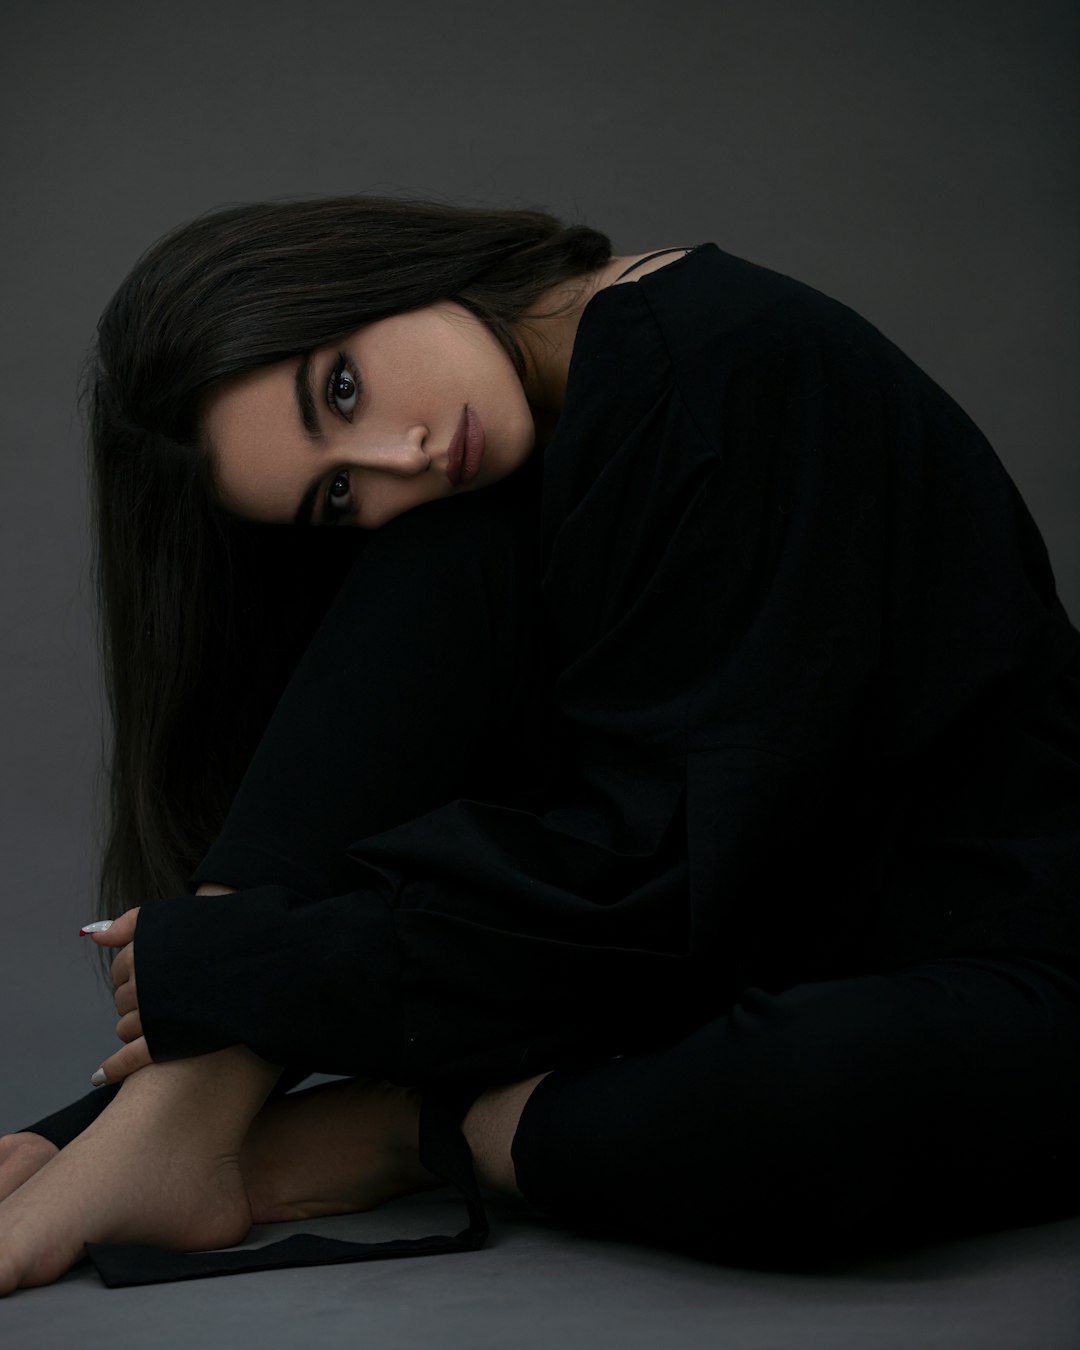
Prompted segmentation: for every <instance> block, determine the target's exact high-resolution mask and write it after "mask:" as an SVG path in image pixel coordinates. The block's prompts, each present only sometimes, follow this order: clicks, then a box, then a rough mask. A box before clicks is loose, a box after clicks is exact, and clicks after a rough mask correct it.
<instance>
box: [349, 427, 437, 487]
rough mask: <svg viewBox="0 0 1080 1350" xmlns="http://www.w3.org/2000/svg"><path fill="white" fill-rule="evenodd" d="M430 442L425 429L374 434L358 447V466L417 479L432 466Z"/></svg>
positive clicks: (356, 455)
mask: <svg viewBox="0 0 1080 1350" xmlns="http://www.w3.org/2000/svg"><path fill="white" fill-rule="evenodd" d="M427 439H428V429H427V427H424V426H415V427H409V429H408V430H407V431H406V432H405V433H404V434H402V433H401V432H398V433H397V434H396V435H394V434H389V435H386V436H380V435H378V434H377V433H373V434H372V435H371V437H370V438H368V439H366V440H365V441H364V443H363V444H361V445H359V446H357V447H356V449H355V452H354V453H355V458H356V463H357V464H358V465H359V466H360V467H361V468H363V469H381V470H382V471H383V472H385V473H396V474H400V475H401V476H402V477H403V478H415V476H416V475H417V474H420V473H423V472H424V471H425V470H426V469H427V468H428V467H429V466H430V464H431V456H430V455H429V454H428V452H427V449H426V448H425V447H426V444H427Z"/></svg>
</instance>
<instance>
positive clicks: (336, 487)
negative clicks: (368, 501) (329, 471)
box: [326, 469, 352, 519]
mask: <svg viewBox="0 0 1080 1350" xmlns="http://www.w3.org/2000/svg"><path fill="white" fill-rule="evenodd" d="M351 499H352V490H351V488H350V487H349V474H348V470H345V469H343V470H342V472H341V473H339V474H335V476H334V478H333V480H332V481H331V483H330V488H329V491H328V492H327V494H326V510H327V515H329V516H330V518H331V519H333V517H334V516H340V515H344V514H345V512H346V511H347V510H348V509H349V503H350V501H351Z"/></svg>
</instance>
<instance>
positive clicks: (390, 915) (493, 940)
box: [135, 244, 1080, 1083]
mask: <svg viewBox="0 0 1080 1350" xmlns="http://www.w3.org/2000/svg"><path fill="white" fill-rule="evenodd" d="M470 541H471V543H470ZM357 577H358V578H359V580H357V581H356V588H355V590H353V591H350V590H349V589H348V585H351V584H352V583H353V581H354V578H353V577H350V579H349V583H348V584H347V588H346V590H345V592H344V594H343V595H342V596H339V599H338V601H336V602H335V608H334V609H333V610H332V611H331V614H330V615H329V616H328V621H327V622H325V623H324V625H323V627H321V628H320V630H319V633H318V634H317V636H316V639H315V641H314V642H313V644H312V646H311V648H310V649H309V650H308V652H307V653H306V655H305V657H304V659H303V661H302V662H301V664H300V666H299V667H298V669H297V672H296V675H295V676H294V679H293V681H292V683H291V684H290V686H289V688H288V690H287V691H286V694H285V696H284V697H283V699H282V701H281V703H280V705H279V706H278V709H277V711H276V713H275V716H274V719H273V721H272V723H271V726H270V729H269V731H268V733H267V736H266V738H264V744H263V746H261V747H260V750H259V752H258V753H257V754H256V756H255V759H254V760H253V761H252V765H251V769H250V770H249V773H248V776H247V779H246V780H245V784H244V785H243V786H242V787H241V790H240V793H239V794H238V797H237V801H236V805H235V806H234V809H233V812H232V814H231V815H230V817H229V819H228V821H227V822H226V824H225V828H224V830H223V832H222V835H221V838H220V839H219V841H218V842H217V843H216V844H215V846H214V847H213V848H212V849H211V851H210V853H209V854H208V855H207V857H206V859H205V860H204V861H203V863H202V865H201V866H200V868H199V869H198V871H197V872H196V873H195V875H194V877H193V878H192V884H193V885H195V884H197V883H198V882H200V881H218V882H222V883H226V884H230V885H233V886H237V887H239V888H240V889H239V891H238V893H237V894H235V895H232V896H229V897H228V898H227V899H224V900H223V899H217V898H197V897H191V896H182V897H181V896H178V897H171V898H166V899H161V900H155V901H151V902H149V903H147V904H145V905H144V907H143V909H142V913H141V915H140V920H139V925H138V931H137V934H136V939H135V965H136V974H137V979H138V988H139V998H140V1007H141V1012H142V1020H143V1026H144V1029H145V1032H146V1036H147V1040H148V1044H149V1047H150V1050H151V1053H152V1054H153V1056H154V1057H155V1058H156V1059H168V1058H174V1057H179V1056H185V1055H191V1054H196V1053H202V1052H206V1051H210V1050H214V1049H217V1048H221V1047H224V1046H227V1045H232V1044H237V1043H240V1044H244V1045H247V1046H249V1047H250V1048H251V1049H252V1050H254V1051H255V1052H256V1053H258V1054H260V1055H262V1056H263V1057H264V1058H266V1059H268V1060H270V1061H272V1062H274V1063H279V1064H286V1065H303V1066H305V1067H307V1068H309V1069H313V1070H321V1071H324V1072H330V1073H361V1074H371V1075H376V1076H380V1077H385V1078H389V1079H391V1080H393V1081H397V1082H402V1083H423V1082H428V1081H439V1080H452V1079H454V1078H468V1077H476V1078H482V1077H486V1078H487V1079H488V1080H489V1081H492V1082H494V1081H499V1080H501V1079H509V1078H512V1077H515V1076H517V1077H524V1076H527V1075H529V1074H532V1073H537V1072H541V1071H543V1070H544V1069H546V1068H550V1067H552V1066H553V1065H554V1064H556V1063H562V1062H568V1061H572V1060H575V1059H587V1058H589V1057H593V1056H597V1055H610V1054H614V1053H621V1052H624V1051H626V1050H629V1049H636V1048H644V1047H646V1046H648V1045H650V1044H656V1043H662V1042H663V1041H664V1039H665V1038H668V1037H671V1036H673V1035H674V1034H676V1033H677V1031H678V1030H679V1028H681V1027H686V1026H689V1025H692V1024H694V1023H695V1022H696V1021H700V1020H702V1019H703V1018H704V1017H706V1016H708V1015H710V1013H713V1014H715V1013H718V1012H720V1011H722V1010H723V1009H724V1008H725V1007H727V1006H728V1005H729V1004H730V1002H731V1000H732V998H733V997H734V995H735V994H736V993H737V992H738V990H739V989H741V988H743V987H745V986H746V985H747V984H748V983H757V984H759V985H762V986H764V987H782V986H784V985H785V984H787V983H791V982H794V981H796V980H803V979H813V978H828V977H832V976H836V975H839V974H843V973H855V972H857V971H860V970H871V969H887V968H891V967H896V966H899V965H901V964H903V963H904V962H906V961H909V960H913V959H918V958H920V957H924V956H927V955H933V954H946V953H950V952H954V953H961V952H965V953H966V952H974V951H985V950H992V949H1007V948H1012V949H1023V950H1036V951H1044V952H1056V953H1059V954H1062V953H1067V954H1070V955H1073V956H1080V635H1078V634H1077V632H1076V630H1075V629H1074V628H1073V626H1072V625H1071V624H1070V623H1069V621H1068V618H1067V616H1066V615H1065V614H1064V611H1063V610H1062V608H1061V606H1060V603H1059V602H1058V600H1057V598H1056V595H1055V588H1054V579H1053V574H1052V570H1051V567H1050V564H1049V560H1048V558H1047V554H1046V550H1045V547H1044V545H1043V542H1042V540H1041V538H1040V536H1039V533H1038V530H1037V528H1036V526H1035V524H1034V522H1033V521H1032V519H1031V517H1030V514H1029V513H1028V511H1027V509H1026V507H1025V506H1024V503H1023V501H1022V500H1021V498H1020V496H1019V494H1018V492H1017V490H1016V488H1015V486H1014V484H1013V483H1012V481H1011V479H1010V478H1009V476H1008V474H1007V473H1006V471H1005V469H1004V468H1003V466H1002V465H1001V463H1000V461H999V460H998V458H997V457H996V455H995V454H994V452H993V450H992V448H991V447H990V446H989V444H988V443H987V441H986V440H985V438H984V437H983V435H982V434H981V433H980V432H979V430H978V429H977V428H976V427H975V425H974V424H973V423H972V422H971V420H970V419H969V418H968V417H967V416H966V414H965V413H964V412H963V411H962V410H961V409H960V408H959V407H958V406H957V404H956V403H955V402H954V401H953V400H952V399H951V398H950V397H949V396H948V395H947V394H946V393H945V392H944V391H943V390H942V389H940V388H939V387H938V386H937V385H936V384H935V383H934V382H933V380H931V379H930V378H929V377H928V376H927V375H926V374H925V373H924V372H922V371H921V370H919V369H918V367H917V366H916V365H915V364H914V363H913V362H912V361H911V360H910V359H908V358H907V357H906V356H905V355H904V354H903V353H902V352H901V351H899V350H898V348H897V347H896V346H895V345H894V344H893V343H891V342H890V341H889V340H888V339H887V338H885V337H884V336H883V335H882V334H881V333H880V332H879V331H878V330H877V329H876V328H875V327H874V326H873V325H872V324H870V323H869V322H867V321H866V320H864V319H862V318H861V317H859V316H858V315H857V314H855V313H854V312H853V311H852V310H851V309H849V308H848V307H846V306H844V305H843V304H840V303H839V302H837V301H835V300H832V299H830V298H828V297H826V296H824V295H822V294H821V293H820V292H818V291H816V290H814V289H813V288H811V287H809V286H806V285H804V284H802V283H800V282H798V281H795V280H793V279H792V278H789V277H786V276H783V275H781V274H779V273H777V272H775V271H771V270H769V269H767V268H763V267H760V266H757V265H755V264H752V263H750V262H747V261H745V260H742V259H740V258H737V257H734V256H733V255H731V254H729V253H726V252H724V251H723V250H721V249H719V248H717V247H716V246H715V245H712V244H705V245H702V246H700V247H698V248H697V249H695V250H694V251H693V252H692V253H690V254H689V255H688V256H687V257H685V258H682V259H679V260H678V261H676V262H673V263H670V264H668V265H667V266H665V267H664V268H662V269H660V270H658V271H656V272H654V273H651V274H647V275H644V276H642V277H641V278H640V279H639V280H638V281H637V282H635V283H633V284H625V285H619V286H614V287H609V288H607V289H605V290H603V291H600V292H599V293H598V294H597V295H595V296H594V297H593V298H592V299H591V300H590V302H589V303H588V305H587V306H586V308H585V311H584V313H583V315H582V318H581V321H580V325H579V329H578V333H577V338H576V341H575V344H574V350H573V357H572V361H571V366H570V374H569V381H568V385H567V391H566V399H565V404H564V407H563V410H562V413H561V416H560V419H559V423H558V427H557V429H556V432H555V435H554V437H553V438H552V440H551V441H550V443H549V444H548V446H547V447H546V449H545V450H544V451H543V453H542V454H540V453H539V452H538V453H537V454H536V455H534V456H533V458H532V459H531V460H530V461H529V463H528V464H527V465H526V466H525V468H524V469H523V470H521V471H520V472H519V474H517V475H514V476H513V477H512V478H511V479H510V480H508V481H507V482H506V483H505V484H502V485H499V486H497V487H495V488H491V489H487V490H485V491H484V492H478V493H475V494H472V496H471V497H470V496H464V497H462V498H459V499H450V500H447V501H445V502H436V503H431V504H429V505H428V506H425V507H422V508H418V509H417V510H416V511H414V512H410V513H408V514H407V515H406V516H404V517H400V518H399V519H398V520H396V521H393V522H391V523H390V524H389V525H388V526H386V527H385V528H384V530H382V531H380V532H379V534H378V536H376V537H375V538H374V539H373V540H372V543H371V546H370V548H369V549H368V550H367V551H366V552H365V554H364V555H363V558H362V560H361V564H358V567H357ZM342 614H349V615H354V616H355V623H354V626H353V629H352V630H351V631H353V632H354V634H355V642H353V643H352V644H343V641H342V637H341V634H342V632H343V631H345V630H346V629H347V628H348V625H347V623H345V622H344V621H343V620H342V617H341V616H342ZM278 766H280V767H278Z"/></svg>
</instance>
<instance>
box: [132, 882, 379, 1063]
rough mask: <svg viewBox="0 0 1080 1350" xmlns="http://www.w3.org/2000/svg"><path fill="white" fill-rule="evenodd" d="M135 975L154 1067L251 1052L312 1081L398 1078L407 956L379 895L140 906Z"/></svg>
mask: <svg viewBox="0 0 1080 1350" xmlns="http://www.w3.org/2000/svg"><path fill="white" fill-rule="evenodd" d="M135 976H136V981H137V987H138V995H139V1011H140V1014H141V1018H142V1024H143V1032H144V1035H145V1036H146V1041H147V1045H148V1047H149V1050H150V1054H151V1056H152V1057H153V1058H154V1059H155V1060H158V1061H161V1060H170V1059H184V1058H188V1057H190V1056H193V1055H202V1054H209V1053H210V1052H212V1051H215V1050H222V1049H225V1048H227V1047H229V1046H233V1045H245V1046H247V1048H248V1049H249V1050H251V1051H253V1052H254V1053H255V1054H257V1055H259V1056H260V1057H261V1058H263V1059H266V1060H268V1061H269V1062H270V1063H272V1064H280V1065H282V1066H284V1067H301V1066H302V1067H304V1068H306V1069H307V1071H308V1072H318V1073H340V1074H361V1075H369V1076H373V1077H379V1078H391V1077H393V1074H394V1071H395V1069H396V1068H397V1066H398V1065H399V1064H400V1062H401V1041H402V1012H401V1004H400V998H399V985H400V959H399V955H398V946H397V939H396V935H395V932H394V915H393V911H392V910H391V909H390V908H389V906H388V905H387V903H386V901H385V900H384V899H382V898H381V897H380V896H378V895H375V894H370V893H365V892H353V893H350V894H348V895H342V896H335V897H333V898H332V899H328V900H312V899H310V898H309V897H307V896H305V895H303V894H301V893H300V892H297V891H292V890H289V889H287V888H286V887H284V886H262V887H257V888H255V889H252V890H244V891H238V892H236V893H235V894H233V895H230V896H227V897H223V896H179V897H170V898H166V899H162V900H156V901H152V902H150V903H149V904H146V905H144V906H143V907H142V910H141V912H140V914H139V923H138V927H137V930H136V935H135Z"/></svg>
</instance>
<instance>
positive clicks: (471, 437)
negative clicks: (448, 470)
mask: <svg viewBox="0 0 1080 1350" xmlns="http://www.w3.org/2000/svg"><path fill="white" fill-rule="evenodd" d="M465 423H466V425H465V466H464V468H463V470H462V473H461V479H462V482H465V483H471V482H472V480H473V479H474V478H475V477H476V475H477V474H478V473H479V472H480V464H481V462H482V461H483V458H484V443H485V442H484V426H483V423H482V422H481V421H480V418H479V417H478V416H477V415H476V413H475V412H474V411H473V409H472V408H470V407H469V405H468V404H466V405H465Z"/></svg>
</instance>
